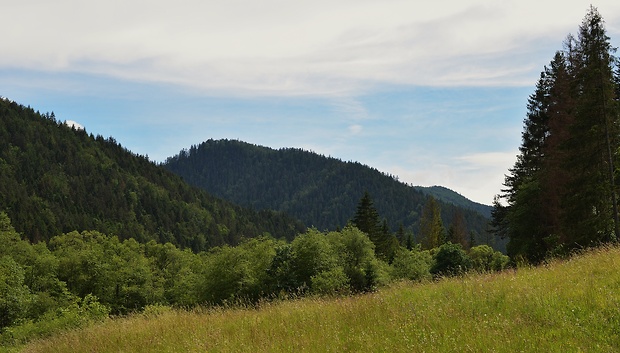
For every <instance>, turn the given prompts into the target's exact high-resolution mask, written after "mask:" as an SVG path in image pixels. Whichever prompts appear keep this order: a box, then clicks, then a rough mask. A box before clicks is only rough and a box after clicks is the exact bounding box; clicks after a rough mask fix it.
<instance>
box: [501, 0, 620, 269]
mask: <svg viewBox="0 0 620 353" xmlns="http://www.w3.org/2000/svg"><path fill="white" fill-rule="evenodd" d="M614 50H615V49H613V48H612V47H611V45H610V44H609V37H607V35H606V34H605V28H604V26H603V20H602V18H601V16H600V15H599V14H598V11H597V10H596V8H594V7H591V8H590V11H589V12H588V14H587V15H586V17H585V19H584V21H583V23H582V25H581V26H580V28H579V36H578V39H575V38H574V37H572V36H569V37H568V39H567V40H566V42H565V43H564V51H563V52H557V53H556V55H555V56H554V58H553V60H552V61H551V63H550V65H549V66H548V67H545V70H544V71H543V72H542V73H541V77H540V79H539V81H538V83H537V86H536V91H535V93H534V94H532V95H531V96H530V98H529V100H528V113H527V116H526V119H525V120H524V131H523V135H522V144H521V147H520V154H519V155H518V156H517V161H516V163H515V166H514V167H513V168H512V169H510V171H509V172H510V173H509V175H507V176H506V179H505V183H504V185H505V186H506V189H504V190H502V191H503V194H502V195H501V197H499V196H498V197H497V198H496V199H495V200H494V209H493V212H492V217H493V220H492V226H493V227H494V228H495V232H496V233H497V234H499V235H501V236H504V237H506V236H507V237H509V239H510V241H509V243H508V246H507V250H508V253H509V255H511V256H513V257H514V256H523V257H525V258H527V259H529V260H530V261H533V262H537V261H540V260H542V259H543V258H544V257H545V256H546V254H547V253H548V252H549V251H552V250H557V249H561V248H564V249H565V250H570V249H571V248H575V247H583V246H589V245H593V244H597V243H600V242H605V241H610V240H614V239H618V232H619V230H618V227H619V223H618V210H617V201H616V199H617V187H616V185H615V184H616V183H615V180H614V171H615V165H616V158H617V152H618V151H619V147H620V143H619V141H618V136H619V135H620V114H619V107H618V98H619V92H620V87H619V82H620V80H619V79H618V77H619V75H618V73H617V70H618V67H617V66H616V65H617V60H616V58H615V57H614V56H613V55H612V53H613V52H614ZM614 70H616V71H614ZM500 199H504V202H501V200H500Z"/></svg>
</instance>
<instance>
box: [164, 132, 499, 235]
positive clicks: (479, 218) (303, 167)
mask: <svg viewBox="0 0 620 353" xmlns="http://www.w3.org/2000/svg"><path fill="white" fill-rule="evenodd" d="M164 166H165V167H166V168H167V169H169V170H171V171H172V172H174V173H177V174H178V175H180V176H182V177H183V179H184V180H186V181H187V182H188V183H190V184H192V185H196V186H198V187H201V188H204V189H205V190H207V191H208V192H210V193H212V194H213V195H216V196H219V197H222V198H224V199H227V200H231V201H233V202H235V203H238V204H241V205H246V206H251V207H254V208H256V209H274V210H278V211H283V212H286V213H288V214H290V215H292V216H294V217H297V218H298V219H300V220H302V221H303V222H304V223H305V224H306V225H308V226H314V227H317V228H318V229H337V228H341V227H344V226H345V225H346V224H347V222H348V221H350V220H351V219H352V218H353V216H354V214H355V211H356V206H357V203H358V201H359V199H360V197H361V196H362V195H363V194H364V192H366V191H367V192H368V193H369V194H370V195H371V196H372V198H373V200H374V206H375V207H376V208H377V211H378V212H379V214H380V216H381V217H382V218H385V219H386V220H387V221H388V226H389V228H390V230H391V231H395V230H396V229H398V228H399V226H400V225H401V224H402V225H404V227H405V228H407V230H408V231H412V232H414V233H416V234H417V232H418V230H419V220H420V217H421V215H422V208H423V206H424V204H425V203H426V202H427V199H428V196H427V195H426V194H424V193H422V192H420V191H418V190H416V189H415V188H413V187H411V186H409V185H407V184H404V183H402V182H400V181H398V180H397V178H395V177H394V176H391V175H386V174H384V173H381V172H380V171H378V170H377V169H374V168H371V167H368V166H365V165H362V164H360V163H358V162H343V161H341V160H339V159H336V158H332V157H325V156H322V155H319V154H316V153H313V152H308V151H305V150H302V149H296V148H284V149H279V150H275V149H271V148H267V147H262V146H256V145H253V144H249V143H245V142H241V141H236V140H208V141H206V142H203V143H201V144H199V145H197V146H196V145H194V146H192V147H191V148H190V149H189V150H183V151H181V152H180V153H179V154H178V155H176V156H174V157H170V158H168V159H167V160H166V162H165V163H164ZM439 203H440V206H441V212H442V219H443V222H444V224H446V225H448V224H450V223H451V222H452V220H453V219H454V217H455V215H456V214H457V213H458V212H462V214H463V217H464V219H465V223H466V226H467V228H468V229H469V230H470V231H474V232H475V233H476V234H477V238H478V241H479V243H483V242H484V243H487V242H489V241H488V240H489V239H488V238H487V237H486V233H487V223H488V220H487V218H485V217H484V216H483V215H481V214H480V213H478V212H475V211H473V210H471V209H464V208H462V207H458V206H456V205H454V204H453V203H446V202H441V201H439Z"/></svg>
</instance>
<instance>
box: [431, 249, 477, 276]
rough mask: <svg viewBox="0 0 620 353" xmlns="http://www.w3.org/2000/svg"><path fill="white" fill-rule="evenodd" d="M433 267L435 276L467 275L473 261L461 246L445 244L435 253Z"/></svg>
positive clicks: (432, 272)
mask: <svg viewBox="0 0 620 353" xmlns="http://www.w3.org/2000/svg"><path fill="white" fill-rule="evenodd" d="M434 260H435V261H434V264H433V266H432V267H431V270H430V272H431V274H433V276H436V277H437V276H456V275H460V274H463V273H465V272H466V271H467V270H469V268H470V267H471V259H470V258H469V256H467V253H466V252H465V251H464V250H463V248H462V247H461V245H460V244H452V243H445V244H443V245H441V246H440V247H439V249H438V251H437V253H435V256H434Z"/></svg>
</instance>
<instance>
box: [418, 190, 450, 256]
mask: <svg viewBox="0 0 620 353" xmlns="http://www.w3.org/2000/svg"><path fill="white" fill-rule="evenodd" d="M439 207H440V206H439V203H438V202H437V201H436V200H435V198H434V197H432V196H429V197H428V200H427V201H426V204H425V205H424V208H423V209H422V218H421V219H420V236H419V239H420V244H421V245H422V249H424V250H430V249H433V248H436V247H438V246H440V245H441V244H443V243H445V240H446V234H445V228H444V226H443V221H442V219H441V209H440V208H439Z"/></svg>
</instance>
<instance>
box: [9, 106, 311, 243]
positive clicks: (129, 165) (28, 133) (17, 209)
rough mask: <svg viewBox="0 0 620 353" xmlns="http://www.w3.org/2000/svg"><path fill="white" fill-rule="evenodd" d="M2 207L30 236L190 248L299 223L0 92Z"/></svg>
mask: <svg viewBox="0 0 620 353" xmlns="http://www.w3.org/2000/svg"><path fill="white" fill-rule="evenodd" d="M0 211H5V212H6V213H7V214H8V215H9V217H10V219H11V220H12V221H13V224H14V226H15V228H16V230H17V231H19V232H20V233H23V234H24V236H25V237H27V238H29V239H30V240H31V241H44V240H48V239H49V238H50V237H52V236H54V235H57V234H60V233H66V232H69V231H73V230H78V231H81V230H97V231H100V232H103V233H107V234H110V235H117V236H119V237H120V238H121V239H126V238H135V239H136V240H138V241H141V242H146V241H149V240H156V241H159V242H172V243H174V244H176V245H178V246H181V247H185V248H191V249H193V250H194V251H199V250H205V249H207V248H209V247H212V246H217V245H222V244H236V243H238V242H239V240H240V239H241V238H242V237H254V236H258V235H261V234H264V233H266V232H267V233H270V234H272V235H273V236H275V237H284V238H287V239H292V238H293V237H294V236H295V235H297V234H298V233H299V232H302V231H303V230H304V226H303V225H302V224H301V223H300V222H299V221H296V220H294V219H292V218H291V217H289V216H286V215H284V214H281V213H278V212H273V211H267V210H262V211H254V210H249V209H247V208H242V207H239V206H237V205H234V204H232V203H230V202H228V201H224V200H222V199H219V198H216V197H213V196H211V195H209V194H208V193H206V192H205V191H203V190H200V189H198V188H196V187H192V186H190V185H188V184H187V183H185V182H183V180H182V179H181V178H179V177H178V176H176V175H174V174H173V173H171V172H169V171H167V170H166V169H164V168H163V167H161V166H158V165H156V164H154V163H153V162H150V161H149V160H148V158H147V157H144V156H139V155H135V154H133V153H132V152H130V151H128V150H127V149H125V148H123V147H122V146H121V145H120V144H119V143H117V142H116V141H115V140H114V139H113V138H112V137H110V138H103V137H102V136H100V135H99V136H96V137H95V136H93V135H92V134H90V135H89V134H88V133H87V132H86V131H85V130H83V129H76V128H75V127H69V126H67V124H65V123H62V122H60V121H58V120H56V118H55V116H54V113H52V114H48V113H46V114H40V113H39V112H35V111H34V110H33V109H32V108H30V107H24V106H23V105H20V104H17V103H15V102H12V101H9V100H6V99H0Z"/></svg>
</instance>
